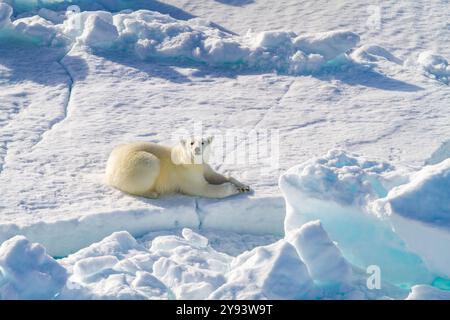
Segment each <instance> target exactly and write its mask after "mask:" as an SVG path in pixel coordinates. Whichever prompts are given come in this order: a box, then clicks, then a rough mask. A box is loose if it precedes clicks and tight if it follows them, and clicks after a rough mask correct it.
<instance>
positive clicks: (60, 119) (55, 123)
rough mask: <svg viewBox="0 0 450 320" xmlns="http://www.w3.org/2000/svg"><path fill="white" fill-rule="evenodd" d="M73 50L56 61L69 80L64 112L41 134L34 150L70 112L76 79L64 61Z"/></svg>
mask: <svg viewBox="0 0 450 320" xmlns="http://www.w3.org/2000/svg"><path fill="white" fill-rule="evenodd" d="M70 51H71V50H69V51H67V53H66V54H65V55H64V56H63V57H62V58H61V59H59V60H57V61H56V63H58V64H59V65H60V66H61V68H62V69H63V70H64V72H65V73H66V74H67V76H68V78H69V81H68V93H67V98H66V100H65V103H64V106H63V114H62V116H61V117H57V118H56V119H55V120H54V121H52V123H50V127H49V128H48V129H47V130H45V131H44V132H43V133H42V134H41V135H40V136H39V139H38V141H37V142H36V143H35V144H34V146H33V147H32V148H31V149H32V150H34V149H35V148H36V147H37V146H38V145H39V144H40V143H41V142H42V141H43V140H44V138H45V135H46V134H47V133H48V132H50V131H52V130H53V128H54V127H55V126H56V125H57V124H58V123H61V122H62V121H64V120H65V119H66V118H67V114H68V109H69V105H70V99H71V97H72V89H73V86H74V85H75V80H74V78H73V77H72V74H71V73H70V71H69V69H67V67H66V66H65V65H64V63H63V62H62V61H63V60H64V58H65V57H67V55H68V54H69V53H70Z"/></svg>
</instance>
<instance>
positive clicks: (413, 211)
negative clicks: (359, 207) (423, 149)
mask: <svg viewBox="0 0 450 320" xmlns="http://www.w3.org/2000/svg"><path fill="white" fill-rule="evenodd" d="M373 207H374V210H375V212H377V213H378V214H380V215H383V216H386V217H388V218H389V219H390V221H391V222H392V224H393V226H394V228H395V231H396V233H397V234H398V235H400V237H401V238H402V239H403V240H404V241H405V242H406V244H407V246H408V248H409V249H410V250H412V251H414V252H416V253H417V254H419V255H420V256H421V257H422V258H423V259H424V261H425V262H426V264H427V265H428V267H429V268H430V269H431V270H433V271H434V272H437V273H438V274H440V275H443V276H445V277H450V251H449V250H448V246H449V243H450V158H449V159H447V160H444V161H442V162H441V163H439V164H436V165H431V166H425V167H424V168H423V169H422V170H420V171H418V172H417V173H415V174H413V175H412V177H411V181H410V182H409V183H407V184H404V185H400V186H398V187H396V188H393V189H392V190H391V191H390V192H389V194H388V195H387V197H386V198H383V199H380V200H378V201H376V202H375V203H374V204H373Z"/></svg>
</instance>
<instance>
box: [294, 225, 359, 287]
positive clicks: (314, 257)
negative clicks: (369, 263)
mask: <svg viewBox="0 0 450 320" xmlns="http://www.w3.org/2000/svg"><path fill="white" fill-rule="evenodd" d="M288 241H289V242H290V243H292V245H293V246H294V247H295V249H296V250H297V253H298V254H299V256H300V257H301V259H302V260H303V261H304V262H305V264H306V266H307V267H308V270H309V273H310V274H311V277H312V278H313V279H314V280H315V281H318V282H320V283H323V284H333V283H341V282H347V281H348V280H350V277H351V275H352V269H351V266H350V264H349V263H348V262H347V261H346V260H345V259H344V257H343V256H342V254H341V251H340V250H339V248H338V247H337V246H336V245H335V244H334V243H333V242H332V241H331V240H330V238H329V237H328V234H327V233H326V231H325V230H324V229H323V227H322V225H321V223H320V221H318V220H317V221H311V222H308V223H305V224H304V225H303V226H301V227H300V228H299V229H298V230H295V231H294V232H291V235H290V238H289V239H288Z"/></svg>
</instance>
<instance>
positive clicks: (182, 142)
mask: <svg viewBox="0 0 450 320" xmlns="http://www.w3.org/2000/svg"><path fill="white" fill-rule="evenodd" d="M180 144H181V145H182V146H183V147H184V146H186V139H183V138H181V139H180Z"/></svg>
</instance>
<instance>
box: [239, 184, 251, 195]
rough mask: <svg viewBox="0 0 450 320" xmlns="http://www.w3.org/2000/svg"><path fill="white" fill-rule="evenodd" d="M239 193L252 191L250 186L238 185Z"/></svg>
mask: <svg viewBox="0 0 450 320" xmlns="http://www.w3.org/2000/svg"><path fill="white" fill-rule="evenodd" d="M236 187H237V189H238V191H239V193H245V192H250V187H249V186H236Z"/></svg>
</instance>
